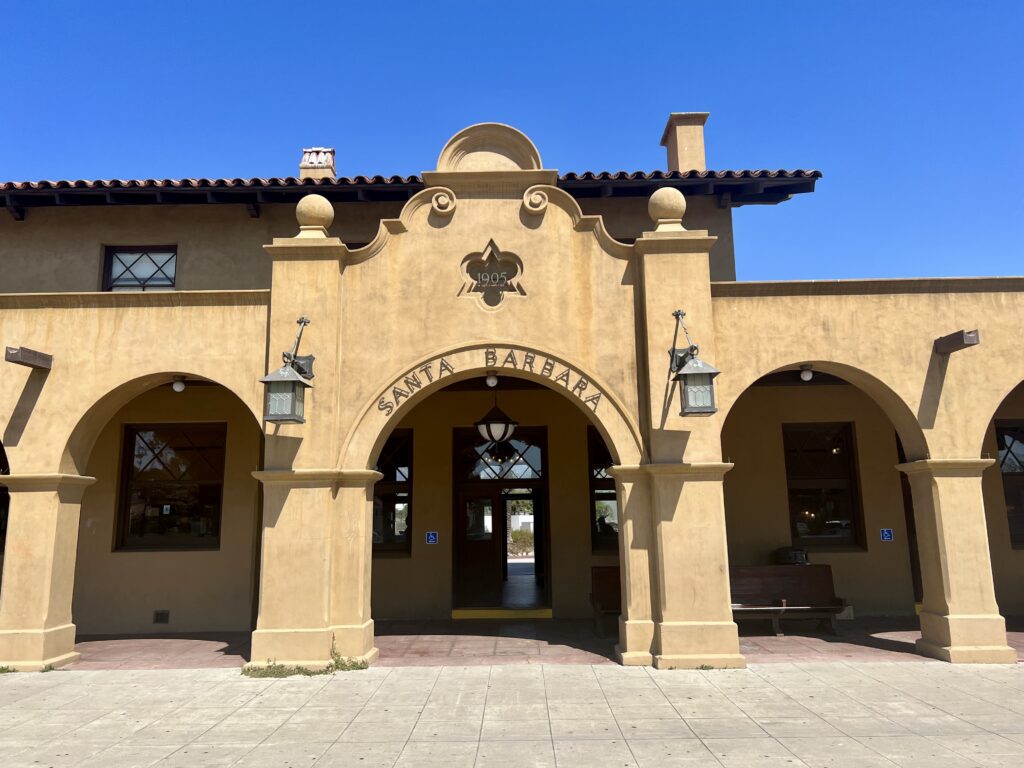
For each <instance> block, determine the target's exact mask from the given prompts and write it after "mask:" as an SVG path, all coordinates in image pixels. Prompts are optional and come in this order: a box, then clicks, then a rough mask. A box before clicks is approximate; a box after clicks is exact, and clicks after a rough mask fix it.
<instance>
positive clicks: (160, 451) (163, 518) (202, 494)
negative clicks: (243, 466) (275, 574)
mask: <svg viewBox="0 0 1024 768" xmlns="http://www.w3.org/2000/svg"><path fill="white" fill-rule="evenodd" d="M226 440H227V425H226V424H147V425H126V426H125V428H124V456H123V458H122V463H121V500H120V505H119V521H118V548H119V549H217V548H218V547H219V546H220V525H221V503H222V497H223V490H224V454H225V444H226Z"/></svg>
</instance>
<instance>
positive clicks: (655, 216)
mask: <svg viewBox="0 0 1024 768" xmlns="http://www.w3.org/2000/svg"><path fill="white" fill-rule="evenodd" d="M685 213H686V198H685V197H683V193H682V192H680V191H679V190H678V189H676V188H675V187H661V188H660V189H657V190H655V192H654V194H653V195H651V199H650V200H648V201H647V215H648V216H650V217H651V219H652V220H653V221H654V222H655V223H656V224H660V223H662V222H664V223H670V222H671V223H673V224H679V223H680V222H682V220H683V214H685Z"/></svg>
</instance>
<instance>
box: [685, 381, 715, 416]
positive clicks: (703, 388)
mask: <svg viewBox="0 0 1024 768" xmlns="http://www.w3.org/2000/svg"><path fill="white" fill-rule="evenodd" d="M711 386H712V385H711V376H710V375H708V374H706V373H692V374H690V375H689V376H687V380H686V405H687V407H689V408H711V407H713V406H714V404H715V401H714V397H713V395H712V390H711Z"/></svg>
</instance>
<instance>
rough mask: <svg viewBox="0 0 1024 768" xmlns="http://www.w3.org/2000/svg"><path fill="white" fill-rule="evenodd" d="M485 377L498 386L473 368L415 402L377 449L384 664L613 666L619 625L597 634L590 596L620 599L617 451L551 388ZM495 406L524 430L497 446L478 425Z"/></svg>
mask: <svg viewBox="0 0 1024 768" xmlns="http://www.w3.org/2000/svg"><path fill="white" fill-rule="evenodd" d="M490 370H492V371H495V372H496V381H495V380H494V379H492V382H493V383H495V386H493V387H491V386H488V382H487V378H486V375H485V374H486V372H487V371H486V370H484V371H481V370H475V371H472V372H469V375H462V376H458V377H456V376H454V375H452V376H451V377H450V378H448V380H447V381H444V382H443V385H442V386H441V387H438V388H435V389H434V390H433V391H431V392H429V393H427V394H426V395H425V396H420V394H419V393H417V397H416V399H415V402H412V403H410V404H409V407H408V408H403V409H402V413H401V414H400V418H398V419H392V420H390V422H389V423H388V425H387V429H386V431H385V432H384V433H383V434H381V435H380V436H379V438H378V439H377V440H376V441H375V442H376V443H377V445H379V448H377V449H376V454H375V455H374V456H373V457H371V459H370V464H369V466H370V468H376V469H377V470H378V471H380V472H381V473H382V474H383V476H384V477H383V478H382V479H381V480H380V481H378V482H377V484H376V486H375V488H374V509H373V538H374V545H373V546H374V553H373V566H372V577H371V592H372V601H371V603H372V615H373V617H374V621H375V626H376V644H377V647H378V648H379V649H380V652H381V658H382V659H383V660H384V661H385V662H387V661H388V660H392V661H394V660H396V659H404V660H405V661H408V660H409V659H408V658H406V657H407V656H415V660H416V662H417V663H423V662H424V661H425V660H426V661H427V662H428V663H429V662H430V660H433V661H434V662H435V663H443V662H444V661H445V660H447V662H448V663H459V662H458V661H457V660H456V659H457V658H459V657H467V658H468V657H474V658H475V659H477V660H479V658H480V657H481V656H499V655H500V656H504V657H506V658H511V657H516V656H519V655H522V656H523V657H524V658H526V657H530V656H534V657H536V656H543V657H545V658H547V659H549V660H551V661H558V660H563V661H578V662H595V661H601V660H604V659H607V658H610V657H611V655H612V652H613V646H614V643H615V640H616V637H615V622H614V618H615V616H614V615H610V616H607V617H606V616H603V615H598V616H597V617H596V619H597V626H595V609H594V606H593V605H592V602H591V595H592V594H593V592H594V584H595V583H597V582H600V580H601V579H605V582H607V581H608V577H609V574H611V582H612V583H613V588H614V590H615V598H618V589H619V587H618V584H619V579H618V563H619V556H618V546H619V543H618V536H617V530H618V523H619V518H618V500H617V497H616V494H615V486H614V481H613V480H612V479H611V478H610V477H609V476H608V475H607V469H608V467H609V466H611V464H612V463H613V453H612V450H613V449H612V448H611V446H609V445H607V443H606V442H605V439H604V438H603V437H602V436H601V432H600V431H599V430H598V428H597V426H596V424H595V421H596V420H595V419H594V417H593V414H592V412H589V413H588V411H589V408H588V409H583V408H578V407H573V406H572V405H571V404H570V403H569V402H567V401H566V398H565V396H564V394H565V393H564V392H562V393H560V392H558V391H557V390H556V389H554V388H553V387H552V386H551V383H550V382H548V384H547V385H545V384H544V383H541V381H538V380H537V379H536V378H531V377H528V376H522V375H521V373H520V372H518V371H505V370H501V369H497V368H496V369H490ZM517 374H519V375H517ZM574 382H575V376H573V377H572V381H571V383H574ZM571 383H570V386H569V387H565V388H564V389H565V391H568V392H570V393H571ZM495 406H497V407H499V408H500V409H501V410H502V411H504V412H505V413H506V414H507V415H508V416H509V417H511V418H512V419H513V420H514V421H515V422H517V423H518V425H517V426H516V428H515V431H514V432H513V435H512V437H511V438H510V439H509V440H507V441H503V442H501V443H494V442H492V441H490V440H488V439H485V438H484V437H482V436H481V434H480V433H479V432H478V430H477V429H476V428H475V427H474V423H475V422H476V421H477V420H479V419H481V417H483V416H484V414H485V413H487V412H488V411H489V410H490V409H491V408H493V407H495ZM396 415H397V414H396ZM595 579H596V580H597V581H595ZM615 602H616V603H617V600H616V601H615ZM608 607H609V605H608V600H607V598H606V605H605V608H606V609H607V608H608ZM616 613H617V611H616ZM453 657H456V658H453Z"/></svg>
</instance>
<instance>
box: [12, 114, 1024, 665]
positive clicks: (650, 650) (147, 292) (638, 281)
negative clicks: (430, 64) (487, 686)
mask: <svg viewBox="0 0 1024 768" xmlns="http://www.w3.org/2000/svg"><path fill="white" fill-rule="evenodd" d="M706 118H707V115H706V114H703V113H678V114H674V115H672V116H671V117H670V119H669V122H668V125H667V126H666V129H665V133H664V135H663V138H662V143H663V144H664V145H665V146H666V149H667V155H668V164H667V170H665V171H657V172H653V173H646V174H609V173H587V174H565V175H560V174H559V173H558V172H557V171H555V170H552V169H549V168H546V167H545V166H544V164H543V163H542V160H541V156H540V154H539V152H538V151H537V149H536V148H535V147H534V145H533V144H532V142H531V141H530V140H529V139H528V138H527V137H526V136H524V135H523V134H522V133H520V132H519V131H517V130H515V129H512V128H510V127H507V126H503V125H497V124H482V125H476V126H472V127H470V128H467V129H465V130H463V131H461V132H459V133H457V134H456V135H455V136H454V137H453V138H452V139H451V140H450V141H449V142H448V143H447V145H445V147H444V148H443V149H442V151H441V153H440V156H439V158H438V161H437V163H436V167H435V169H434V170H432V171H428V172H425V173H423V174H422V177H409V178H399V177H392V178H381V177H374V178H371V179H366V178H362V177H357V178H355V179H347V178H339V177H336V175H335V168H334V160H333V151H330V150H323V149H317V150H311V151H307V152H306V153H305V154H304V157H303V167H302V169H301V171H300V176H299V177H296V178H288V179H250V180H242V179H235V180H208V179H199V180H186V181H154V180H149V181H139V182H40V183H34V184H18V183H8V184H4V185H2V186H0V196H2V197H3V200H4V203H5V206H6V209H7V211H8V212H9V215H6V216H5V217H4V218H3V219H2V220H0V337H2V340H3V343H4V344H5V346H6V348H7V358H8V361H7V362H4V363H3V367H2V371H3V374H2V377H0V380H2V382H3V386H2V388H0V429H2V434H0V439H2V446H3V456H4V462H5V463H0V470H6V474H5V475H4V476H2V477H0V484H2V486H3V487H5V488H6V491H7V494H6V496H7V498H6V499H4V500H3V504H4V505H5V506H6V507H7V511H6V517H5V518H4V528H5V530H4V532H3V536H4V547H3V572H2V573H3V576H2V581H0V665H10V666H15V667H17V668H19V669H33V668H42V667H44V666H46V665H51V664H52V665H60V664H64V663H67V662H69V661H72V660H74V659H75V658H76V654H75V651H74V643H75V637H76V633H78V634H88V635H105V634H145V633H156V632H168V631H169V632H176V633H188V632H207V631H228V630H232V631H238V630H245V631H248V630H252V632H253V635H252V659H253V661H252V663H254V664H262V663H266V662H267V661H268V660H273V661H277V662H280V663H297V664H306V665H316V664H323V663H325V662H327V661H328V660H329V659H330V656H331V653H332V649H333V651H334V652H335V653H339V654H341V655H343V656H346V657H352V658H360V659H365V660H367V661H370V662H372V661H373V660H374V658H375V657H376V649H375V645H374V619H400V618H417V619H438V618H444V619H447V618H451V617H453V616H454V617H456V618H465V619H466V620H470V619H472V618H473V617H476V616H488V615H500V614H501V612H510V613H511V615H521V616H523V617H526V618H533V619H536V620H540V621H543V620H545V619H546V618H549V617H554V618H587V617H589V616H591V614H592V610H593V609H592V605H591V594H592V592H593V590H594V584H595V581H594V576H595V573H597V572H598V571H600V570H601V569H605V571H604V572H605V573H608V572H609V571H608V570H607V569H614V568H617V569H618V578H619V584H620V599H621V611H620V616H619V622H618V646H617V653H618V655H619V658H620V660H621V661H622V663H624V664H654V665H657V666H661V667H698V666H703V665H710V666H714V667H737V666H742V665H743V664H744V659H743V656H742V655H741V653H740V649H739V644H738V634H737V625H736V623H735V622H734V613H733V603H734V602H735V600H734V599H733V597H732V595H731V591H730V577H729V574H730V567H737V566H751V567H753V566H767V565H769V564H771V563H773V562H774V561H775V559H776V558H779V557H786V556H787V550H786V548H790V547H792V548H795V549H797V550H805V551H806V552H807V556H808V557H809V559H810V561H811V562H812V563H817V564H828V565H829V566H831V570H832V575H833V579H834V584H835V591H836V593H837V594H839V595H841V596H842V597H843V598H845V599H846V600H847V601H848V602H849V603H850V608H849V609H848V612H849V611H853V612H855V613H856V614H857V615H879V616H891V615H908V616H912V615H914V614H915V613H918V614H919V615H920V624H921V630H922V640H921V642H920V643H919V645H918V649H919V651H920V652H921V653H924V654H926V655H930V656H934V657H937V658H940V659H945V660H948V661H952V662H997V663H999V662H1002V663H1010V662H1013V661H1015V660H1016V655H1015V653H1014V652H1013V650H1012V649H1011V648H1009V647H1008V646H1007V642H1006V632H1005V621H1004V617H1005V616H1007V615H1020V614H1024V589H1022V588H1021V586H1020V583H1021V575H1022V574H1024V549H1022V547H1024V523H1022V520H1024V508H1022V507H1024V485H1022V483H1021V478H1022V477H1024V474H1022V473H1024V466H1022V463H1021V462H1022V461H1024V387H1021V386H1020V385H1021V382H1022V381H1024V357H1022V355H1021V354H1020V339H1021V338H1022V337H1024V301H1022V296H1024V293H1022V292H1024V278H959V279H909V280H849V281H824V282H822V281H807V282H800V281H789V282H737V281H736V279H735V277H736V274H735V267H734V254H733V238H732V215H733V213H734V211H737V210H738V209H741V208H742V206H745V205H753V204H778V203H784V202H786V201H787V200H789V199H790V198H791V197H794V196H798V195H800V194H804V193H809V192H811V191H813V189H814V186H815V184H816V182H817V181H818V179H819V177H820V174H819V173H817V172H813V171H788V172H786V171H773V172H768V171H724V172H722V171H708V170H707V169H706V167H705V160H704V123H705V120H706ZM787 204H789V205H798V204H799V200H796V201H793V202H789V203H787ZM739 213H740V215H742V210H740V211H739ZM851 226H854V224H852V223H851ZM856 226H863V225H862V224H856ZM880 234H882V233H881V232H880ZM878 247H879V248H885V247H886V245H885V242H884V237H880V238H879V242H878ZM676 310H683V311H684V312H685V329H686V331H687V332H688V334H689V337H690V338H691V339H692V341H693V342H694V344H695V345H697V346H699V360H701V361H704V362H706V363H707V364H710V365H711V366H713V367H714V368H715V369H717V370H718V371H719V372H720V373H719V374H718V375H717V377H715V378H714V379H713V384H712V386H713V398H714V406H715V407H714V408H704V409H703V410H701V411H700V412H695V413H684V412H683V401H684V399H685V396H686V394H685V386H688V385H684V382H682V381H681V380H679V381H677V378H678V377H677V376H676V375H675V373H676V372H675V371H673V370H670V356H669V355H666V350H668V349H669V347H671V346H673V344H674V343H675V344H676V346H677V347H680V348H683V349H685V348H686V345H685V344H683V342H682V337H681V336H680V337H677V341H676V342H673V337H674V334H675V333H676V329H677V321H676V318H675V317H674V315H673V313H674V312H675V311H676ZM299 318H307V319H308V320H309V323H308V325H305V326H301V327H302V336H301V343H300V344H299V347H298V350H297V353H298V354H299V355H314V356H315V363H314V364H313V366H314V368H313V373H314V374H315V375H314V377H313V378H312V379H310V380H309V383H311V384H312V386H311V387H310V388H308V389H307V390H305V396H304V413H303V419H304V420H303V421H301V422H297V423H282V422H277V421H266V420H265V419H264V415H265V402H264V401H265V386H264V384H263V383H261V382H260V379H261V377H263V376H265V375H266V374H268V373H269V372H272V371H274V370H275V369H277V368H278V367H279V365H280V358H281V355H282V353H284V352H288V351H289V350H291V351H292V352H295V351H296V350H295V349H294V345H295V343H296V334H297V331H298V330H299V328H300V326H299V325H297V320H298V319H299ZM975 330H977V331H978V333H977V334H976V335H975V334H972V333H970V332H971V331H975ZM33 352H38V353H43V355H42V356H39V355H34V354H33ZM46 356H49V358H46ZM702 381H704V382H705V383H703V384H701V385H700V386H705V387H706V380H702ZM694 386H695V387H696V386H697V385H696V384H695V385H694ZM694 391H696V389H695V390H694ZM705 394H707V393H706V392H705ZM493 407H498V408H499V409H500V411H501V412H502V413H503V414H507V416H508V417H510V420H511V421H514V422H515V423H516V426H515V430H514V432H513V433H512V437H511V438H509V439H507V440H498V441H495V440H488V439H486V438H485V437H484V436H483V433H482V432H481V431H480V430H479V429H478V428H476V426H475V425H476V423H477V422H479V421H481V420H482V417H484V415H485V414H486V413H487V412H488V411H489V410H490V409H491V408H493ZM513 515H515V519H516V520H517V521H520V520H525V519H529V520H530V521H531V522H530V523H529V528H530V535H531V536H532V539H531V540H532V541H533V547H534V561H533V565H532V566H531V568H532V570H531V571H530V573H529V574H528V575H527V576H526V577H525V579H524V578H523V577H521V576H518V575H516V573H515V571H516V568H514V567H513V565H514V564H512V563H511V561H510V559H509V556H508V549H507V547H506V543H507V542H508V541H509V540H510V539H512V538H513V531H512V530H511V525H510V523H509V521H510V520H512V519H513ZM517 524H521V523H517ZM780 550H782V552H781V553H780ZM788 552H789V554H790V555H792V550H788ZM791 567H793V568H799V567H801V566H796V565H794V566H791ZM517 579H518V580H519V581H516V580H517ZM513 582H515V583H517V584H519V586H521V587H522V590H520V592H521V593H522V592H523V590H525V594H526V597H525V602H524V601H523V598H522V594H519V597H516V596H515V595H512V596H510V594H511V592H512V591H515V590H511V588H510V585H511V584H512V583H513ZM517 612H518V613H517Z"/></svg>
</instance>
